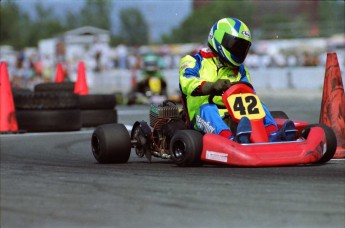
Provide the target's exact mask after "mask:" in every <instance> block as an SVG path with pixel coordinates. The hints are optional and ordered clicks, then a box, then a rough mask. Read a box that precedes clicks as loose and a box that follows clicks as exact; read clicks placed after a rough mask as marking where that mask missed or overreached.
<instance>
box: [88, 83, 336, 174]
mask: <svg viewBox="0 0 345 228" xmlns="http://www.w3.org/2000/svg"><path fill="white" fill-rule="evenodd" d="M213 98H214V95H211V96H210V97H209V102H210V103H213ZM222 101H223V103H224V106H221V107H219V108H225V107H226V108H227V110H228V114H226V115H225V117H224V121H225V122H226V123H227V124H228V125H229V127H230V128H231V129H232V131H233V132H234V133H235V131H236V124H238V122H239V120H240V119H241V118H242V117H243V116H246V117H247V118H248V119H249V120H250V123H251V126H252V134H251V137H250V143H245V144H241V143H238V142H235V141H232V140H229V139H226V138H224V137H222V136H220V135H217V134H212V133H206V134H201V133H200V132H199V131H196V130H193V129H190V128H188V127H187V126H188V118H186V116H188V115H186V113H185V110H186V109H182V111H181V110H180V109H179V108H178V107H177V106H176V104H174V103H172V102H170V101H165V102H163V104H160V105H155V104H152V105H151V107H150V125H149V124H148V123H146V122H145V121H137V122H135V123H134V125H133V127H132V130H131V133H130V134H129V133H128V130H127V129H126V127H125V126H124V125H123V124H106V125H100V126H98V127H97V128H96V129H95V131H94V132H93V134H92V139H91V144H92V153H93V155H94V157H95V159H96V160H97V161H98V162H99V163H125V162H127V161H128V160H129V157H130V153H131V148H134V150H135V153H136V154H137V155H138V156H139V157H144V156H146V158H147V159H148V160H149V161H151V158H152V156H153V157H159V158H163V159H172V160H173V161H174V162H175V163H176V164H177V165H178V166H198V165H202V164H203V163H215V164H226V165H232V166H248V167H260V166H286V165H299V164H312V163H318V164H321V163H326V162H327V161H329V160H330V159H331V158H332V157H333V155H334V153H335V151H336V144H337V141H336V137H335V134H334V132H333V130H332V129H331V128H329V127H327V126H325V125H322V124H309V123H307V122H304V121H300V120H293V121H294V124H295V126H296V130H297V135H296V138H295V140H293V141H282V142H270V141H269V139H268V136H267V133H266V131H265V128H264V124H263V118H264V117H265V115H266V114H265V112H264V110H263V107H262V104H261V102H260V99H259V97H258V96H257V95H256V94H255V92H254V90H253V88H252V86H251V85H250V84H248V83H235V84H232V86H230V87H229V88H228V89H227V90H226V91H225V92H224V94H223V95H222ZM271 114H272V116H273V117H274V119H275V121H276V123H277V125H278V127H279V128H281V127H282V125H283V124H284V122H285V121H286V120H287V119H288V117H287V115H286V114H285V113H284V112H282V111H273V112H271Z"/></svg>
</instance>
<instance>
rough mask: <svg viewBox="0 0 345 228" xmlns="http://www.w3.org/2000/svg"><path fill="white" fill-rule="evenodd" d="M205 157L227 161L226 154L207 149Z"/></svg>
mask: <svg viewBox="0 0 345 228" xmlns="http://www.w3.org/2000/svg"><path fill="white" fill-rule="evenodd" d="M206 159H208V160H213V161H219V162H225V163H226V162H228V154H225V153H220V152H215V151H209V150H207V151H206Z"/></svg>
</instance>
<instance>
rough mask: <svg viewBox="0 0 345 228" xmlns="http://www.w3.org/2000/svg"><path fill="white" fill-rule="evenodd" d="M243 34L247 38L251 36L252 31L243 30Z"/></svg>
mask: <svg viewBox="0 0 345 228" xmlns="http://www.w3.org/2000/svg"><path fill="white" fill-rule="evenodd" d="M242 35H243V36H245V37H247V38H250V33H249V32H248V31H242Z"/></svg>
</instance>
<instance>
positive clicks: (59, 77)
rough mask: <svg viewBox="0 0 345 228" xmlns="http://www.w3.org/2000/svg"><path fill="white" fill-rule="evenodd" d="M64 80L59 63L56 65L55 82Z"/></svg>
mask: <svg viewBox="0 0 345 228" xmlns="http://www.w3.org/2000/svg"><path fill="white" fill-rule="evenodd" d="M64 81H65V74H64V70H63V67H62V64H61V63H58V64H57V65H56V74H55V82H56V83H60V82H64Z"/></svg>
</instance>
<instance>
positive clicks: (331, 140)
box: [301, 124, 337, 164]
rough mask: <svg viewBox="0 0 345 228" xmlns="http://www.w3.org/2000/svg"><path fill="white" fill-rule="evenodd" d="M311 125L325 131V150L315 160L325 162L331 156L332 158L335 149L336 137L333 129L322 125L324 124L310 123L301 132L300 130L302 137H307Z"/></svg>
mask: <svg viewBox="0 0 345 228" xmlns="http://www.w3.org/2000/svg"><path fill="white" fill-rule="evenodd" d="M313 127H321V128H322V129H323V131H324V132H325V135H326V147H327V148H326V152H325V153H324V154H323V156H322V157H321V158H320V160H319V161H317V163H320V164H322V163H326V162H328V161H329V160H331V158H333V156H334V154H335V152H336V149H337V138H336V136H335V134H334V131H333V130H332V128H330V127H328V126H326V125H324V124H311V125H308V126H306V127H305V128H304V129H303V130H302V132H301V136H302V137H303V138H307V137H308V135H309V132H310V129H311V128H313Z"/></svg>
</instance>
